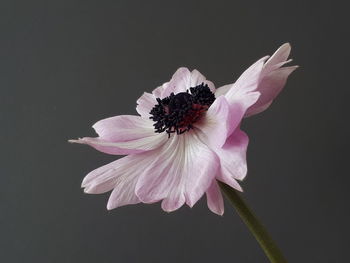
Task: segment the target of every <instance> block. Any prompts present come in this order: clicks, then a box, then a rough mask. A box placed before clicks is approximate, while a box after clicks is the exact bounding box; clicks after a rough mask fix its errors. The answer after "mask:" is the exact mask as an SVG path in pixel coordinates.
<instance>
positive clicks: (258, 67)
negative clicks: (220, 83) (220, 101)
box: [225, 56, 268, 102]
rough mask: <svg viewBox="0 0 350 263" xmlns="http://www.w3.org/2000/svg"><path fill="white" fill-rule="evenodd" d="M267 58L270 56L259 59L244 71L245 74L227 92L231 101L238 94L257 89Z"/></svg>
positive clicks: (227, 96)
mask: <svg viewBox="0 0 350 263" xmlns="http://www.w3.org/2000/svg"><path fill="white" fill-rule="evenodd" d="M267 58H268V56H266V57H263V58H261V59H259V60H258V61H257V62H255V63H254V64H253V65H251V66H250V67H249V68H248V69H247V70H246V71H244V72H243V74H242V75H241V76H240V77H239V78H238V80H237V81H236V82H235V83H234V84H233V87H232V88H231V89H229V90H228V91H227V93H226V94H225V96H226V98H227V100H228V101H229V102H231V100H235V98H236V96H237V95H241V94H246V93H248V92H251V91H255V90H256V89H257V87H258V84H259V80H260V74H261V71H262V69H263V66H264V63H265V61H266V59H267Z"/></svg>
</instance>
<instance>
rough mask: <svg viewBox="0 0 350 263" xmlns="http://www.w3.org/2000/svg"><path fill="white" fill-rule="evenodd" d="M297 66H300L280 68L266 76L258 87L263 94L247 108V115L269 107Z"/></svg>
mask: <svg viewBox="0 0 350 263" xmlns="http://www.w3.org/2000/svg"><path fill="white" fill-rule="evenodd" d="M297 67H298V66H291V67H283V68H279V69H276V70H274V71H272V72H270V73H268V74H267V75H266V76H264V77H263V79H262V80H261V81H260V84H259V87H258V90H259V92H260V93H261V96H260V98H259V100H258V101H257V102H256V103H255V104H254V105H252V106H251V107H250V108H249V109H248V110H247V112H246V115H245V117H249V116H251V115H254V114H257V113H260V112H262V111H264V110H265V109H267V108H268V107H269V106H270V105H271V103H272V101H273V100H274V99H275V98H276V97H277V95H278V94H279V93H280V92H281V90H282V89H283V87H284V86H285V84H286V82H287V78H288V76H289V74H291V73H292V72H293V71H294V70H295V69H297Z"/></svg>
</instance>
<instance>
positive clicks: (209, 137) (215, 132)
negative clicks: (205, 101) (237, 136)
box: [194, 96, 241, 148]
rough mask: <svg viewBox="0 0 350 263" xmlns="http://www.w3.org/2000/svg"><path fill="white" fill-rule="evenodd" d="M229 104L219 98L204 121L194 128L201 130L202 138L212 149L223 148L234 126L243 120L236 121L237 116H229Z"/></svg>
mask: <svg viewBox="0 0 350 263" xmlns="http://www.w3.org/2000/svg"><path fill="white" fill-rule="evenodd" d="M229 113H230V109H229V104H228V102H227V101H226V99H225V97H224V96H221V97H219V98H217V99H216V100H215V101H214V103H213V104H212V105H211V106H210V108H209V109H208V111H207V113H206V114H205V115H204V116H203V117H202V119H201V120H200V121H198V122H196V123H194V127H195V128H198V129H200V130H201V133H200V134H199V135H200V138H201V139H202V140H203V141H204V142H205V143H206V144H207V145H210V146H211V147H214V148H216V147H219V148H221V147H222V146H223V145H224V143H225V141H226V138H227V137H228V134H229V132H230V130H231V129H232V124H233V125H234V124H235V123H236V122H237V123H239V122H240V121H241V120H240V119H239V120H235V116H236V115H233V116H231V115H230V116H229Z"/></svg>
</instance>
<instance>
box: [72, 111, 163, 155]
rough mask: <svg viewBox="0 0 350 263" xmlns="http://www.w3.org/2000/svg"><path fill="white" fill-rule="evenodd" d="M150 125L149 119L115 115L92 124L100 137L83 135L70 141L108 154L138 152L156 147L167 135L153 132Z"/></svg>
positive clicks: (151, 123)
mask: <svg viewBox="0 0 350 263" xmlns="http://www.w3.org/2000/svg"><path fill="white" fill-rule="evenodd" d="M152 125H153V122H152V121H151V120H146V119H143V118H141V117H139V116H129V115H122V116H116V117H112V118H107V119H104V120H101V121H99V122H97V123H96V124H95V125H94V126H93V128H94V129H95V130H96V132H97V133H98V134H99V136H100V137H98V138H90V137H85V138H81V139H78V140H70V142H73V143H81V144H88V145H90V146H92V147H94V148H95V149H97V150H99V151H101V152H104V153H108V154H115V155H121V154H132V153H140V152H144V151H149V150H153V149H155V148H158V147H160V146H161V145H162V144H164V143H165V142H166V141H167V136H166V135H165V134H159V133H155V132H154V127H153V126H152Z"/></svg>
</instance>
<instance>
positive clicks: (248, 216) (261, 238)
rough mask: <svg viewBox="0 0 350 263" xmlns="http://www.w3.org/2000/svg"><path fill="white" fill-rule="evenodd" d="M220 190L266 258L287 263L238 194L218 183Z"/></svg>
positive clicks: (274, 262) (278, 262)
mask: <svg viewBox="0 0 350 263" xmlns="http://www.w3.org/2000/svg"><path fill="white" fill-rule="evenodd" d="M218 183H219V185H220V188H221V190H222V191H223V192H224V193H225V195H226V197H227V198H228V199H229V200H230V202H231V203H232V204H233V206H234V207H235V208H236V210H237V212H238V214H239V216H240V217H241V218H242V220H243V221H244V223H245V224H246V225H247V227H248V228H249V230H250V232H251V233H252V234H253V235H254V237H255V238H256V240H257V241H258V242H259V244H260V246H261V248H262V249H263V250H264V252H265V254H266V256H267V257H268V259H269V260H270V262H271V263H287V260H286V259H285V258H284V257H283V255H282V253H281V251H280V250H279V249H278V247H277V246H276V244H275V242H274V241H273V240H272V238H271V237H270V235H269V234H268V233H267V231H266V229H265V227H264V226H263V225H262V224H261V223H260V222H259V220H258V219H257V218H256V216H255V215H254V214H253V212H252V211H251V210H250V209H249V207H248V206H247V205H246V203H245V202H244V201H243V199H242V198H241V197H240V195H239V194H238V192H237V191H236V190H234V189H233V188H231V187H230V186H228V185H226V184H224V183H222V182H218Z"/></svg>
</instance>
